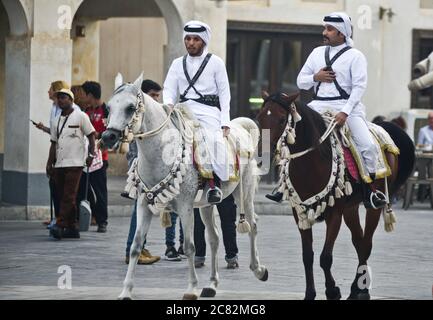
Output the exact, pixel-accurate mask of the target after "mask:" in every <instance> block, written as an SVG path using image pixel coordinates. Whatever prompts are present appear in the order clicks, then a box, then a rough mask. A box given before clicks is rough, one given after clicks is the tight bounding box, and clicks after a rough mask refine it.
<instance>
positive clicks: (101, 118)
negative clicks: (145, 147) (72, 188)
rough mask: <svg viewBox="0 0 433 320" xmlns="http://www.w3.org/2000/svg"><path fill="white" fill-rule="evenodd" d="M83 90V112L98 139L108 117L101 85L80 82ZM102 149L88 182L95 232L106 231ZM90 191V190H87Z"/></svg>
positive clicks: (104, 156)
mask: <svg viewBox="0 0 433 320" xmlns="http://www.w3.org/2000/svg"><path fill="white" fill-rule="evenodd" d="M82 87H83V90H84V92H85V94H86V97H85V98H86V100H87V101H86V103H87V105H88V106H89V107H88V108H87V109H86V110H85V112H86V114H87V115H88V116H89V119H90V122H91V123H92V125H93V127H94V128H95V139H100V137H101V134H102V133H103V132H104V131H105V130H106V129H107V128H106V119H107V117H108V109H107V106H106V105H105V103H104V102H103V101H102V99H101V85H100V84H99V83H98V82H94V81H86V82H84V83H83V84H82ZM101 151H102V160H103V166H102V167H101V168H100V169H98V170H96V171H93V172H91V173H89V183H90V186H91V187H92V189H93V191H94V193H95V196H96V203H95V204H94V208H92V212H94V216H95V219H96V223H97V224H98V230H97V232H107V218H108V192H107V167H108V151H107V150H101ZM85 183H86V173H85V172H84V173H83V176H82V178H81V181H80V195H79V198H80V199H84V198H85V196H86V195H85V194H84V193H85V190H86V188H85V187H86V186H85ZM89 193H90V192H89Z"/></svg>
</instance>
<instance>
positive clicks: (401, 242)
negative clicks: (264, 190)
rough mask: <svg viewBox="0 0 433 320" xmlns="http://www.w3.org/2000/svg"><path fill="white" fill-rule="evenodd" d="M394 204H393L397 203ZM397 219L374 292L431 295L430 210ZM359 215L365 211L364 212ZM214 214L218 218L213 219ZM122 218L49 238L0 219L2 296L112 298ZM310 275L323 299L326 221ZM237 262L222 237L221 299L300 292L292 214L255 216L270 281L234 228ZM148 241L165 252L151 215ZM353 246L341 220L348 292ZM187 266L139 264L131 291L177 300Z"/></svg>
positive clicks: (36, 228)
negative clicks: (66, 282)
mask: <svg viewBox="0 0 433 320" xmlns="http://www.w3.org/2000/svg"><path fill="white" fill-rule="evenodd" d="M398 207H400V206H396V208H398ZM396 214H397V218H398V224H397V229H396V231H394V233H391V234H387V233H386V232H385V231H384V230H383V224H382V222H381V223H380V225H379V229H378V231H377V232H376V235H375V238H374V248H373V253H372V257H371V259H370V266H371V268H372V272H373V289H372V291H371V293H372V295H373V296H374V297H375V298H378V299H382V298H385V299H432V285H433V211H432V210H431V209H428V208H427V207H426V206H425V205H422V206H418V207H417V206H414V207H411V209H410V210H408V211H402V210H398V209H397V212H396ZM362 216H364V214H362ZM217 220H218V219H217ZM128 226H129V219H128V218H126V217H115V218H111V219H110V220H109V228H108V233H106V234H99V233H96V232H95V230H94V228H95V227H92V230H91V231H89V232H83V233H82V234H81V236H82V237H81V239H80V240H62V241H54V240H51V239H49V238H48V231H47V230H46V229H44V228H43V226H42V225H41V222H40V221H0V243H1V246H0V299H116V297H117V295H118V294H119V293H120V291H121V286H122V281H123V279H124V276H125V273H126V265H125V263H124V249H125V240H126V235H127V231H128ZM314 231H315V232H314V233H315V243H314V248H315V252H316V256H315V258H316V259H315V276H316V288H317V292H318V295H319V296H318V298H322V299H323V298H324V296H323V293H324V277H323V273H322V271H321V269H320V267H319V254H320V250H321V247H322V245H323V238H324V232H325V225H324V224H318V225H316V226H314ZM238 245H239V249H240V269H238V270H227V269H225V268H224V267H225V262H224V255H223V248H222V241H221V245H220V251H219V264H220V268H221V269H220V279H221V282H220V286H219V291H218V293H217V298H219V299H227V300H230V299H258V300H262V299H263V300H265V299H276V300H277V299H301V298H303V292H304V290H305V288H304V283H305V280H304V271H303V266H302V260H301V243H300V237H299V234H298V231H297V229H296V226H295V224H294V222H293V217H292V216H288V215H287V216H282V215H264V216H261V217H260V221H259V238H258V248H259V252H260V259H261V261H262V262H263V263H264V264H265V265H266V266H267V267H268V270H269V280H268V281H267V282H260V281H258V280H257V279H256V278H255V277H254V276H253V274H252V273H251V272H250V270H249V268H248V264H249V260H248V252H249V250H248V247H249V241H248V237H247V236H245V235H238ZM148 248H149V249H150V250H151V252H152V253H153V254H160V255H163V253H164V250H165V245H164V234H163V230H162V229H161V227H160V225H159V222H158V221H157V220H156V219H155V220H154V221H153V224H152V226H151V230H150V234H149V236H148ZM356 262H357V261H356V257H355V251H354V249H353V247H352V244H351V241H350V234H349V231H348V229H347V227H342V229H341V232H340V235H339V238H338V239H337V243H336V246H335V251H334V267H333V272H334V276H335V278H336V281H337V284H338V285H339V286H340V287H341V289H342V293H343V297H347V295H348V293H349V288H350V284H351V281H352V279H353V277H354V274H355V268H356ZM62 265H68V266H70V267H71V268H72V289H71V290H67V289H65V290H61V289H59V288H58V287H57V282H58V279H59V277H60V276H61V274H58V273H57V271H58V268H59V266H62ZM209 272H210V268H209V265H208V264H207V265H206V266H205V267H204V268H202V269H198V270H197V273H198V276H199V279H200V283H199V286H200V287H202V286H204V285H205V284H206V283H207V279H208V278H209ZM187 275H188V273H187V265H186V263H185V262H184V261H182V262H168V261H160V262H158V263H155V264H154V265H150V266H138V267H137V274H136V288H135V291H134V293H135V298H137V299H179V298H180V297H181V296H182V293H183V290H184V289H185V288H186V287H187Z"/></svg>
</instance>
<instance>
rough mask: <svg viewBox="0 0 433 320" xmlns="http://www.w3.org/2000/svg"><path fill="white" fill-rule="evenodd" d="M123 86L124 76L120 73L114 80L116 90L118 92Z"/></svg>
mask: <svg viewBox="0 0 433 320" xmlns="http://www.w3.org/2000/svg"><path fill="white" fill-rule="evenodd" d="M122 84H123V76H122V74H121V73H120V72H119V73H117V76H116V78H115V79H114V90H117V88H119V87H120V86H121V85H122Z"/></svg>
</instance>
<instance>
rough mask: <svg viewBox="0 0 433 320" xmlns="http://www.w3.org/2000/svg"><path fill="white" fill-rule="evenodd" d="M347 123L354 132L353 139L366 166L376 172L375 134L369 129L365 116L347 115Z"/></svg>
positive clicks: (370, 171)
mask: <svg viewBox="0 0 433 320" xmlns="http://www.w3.org/2000/svg"><path fill="white" fill-rule="evenodd" d="M346 122H347V125H348V127H349V130H350V132H351V134H352V139H353V141H354V142H355V145H356V148H357V149H358V151H359V152H360V153H361V156H362V158H363V160H364V164H365V167H366V168H367V170H368V172H369V173H375V172H376V163H377V157H378V150H377V147H376V144H375V143H374V140H373V136H372V135H371V133H370V130H368V127H367V122H366V120H365V117H363V116H361V115H357V114H354V115H352V114H351V115H349V116H348V117H347V120H346Z"/></svg>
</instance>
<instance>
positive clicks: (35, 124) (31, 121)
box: [29, 119, 38, 126]
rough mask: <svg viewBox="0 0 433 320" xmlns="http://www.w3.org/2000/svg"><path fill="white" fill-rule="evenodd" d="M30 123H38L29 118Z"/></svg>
mask: <svg viewBox="0 0 433 320" xmlns="http://www.w3.org/2000/svg"><path fill="white" fill-rule="evenodd" d="M29 120H30V122H31V123H33V124H34V125H35V126H37V125H38V124H37V123H36V122H34V121H33V120H32V119H29Z"/></svg>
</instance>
